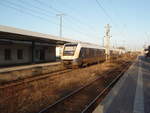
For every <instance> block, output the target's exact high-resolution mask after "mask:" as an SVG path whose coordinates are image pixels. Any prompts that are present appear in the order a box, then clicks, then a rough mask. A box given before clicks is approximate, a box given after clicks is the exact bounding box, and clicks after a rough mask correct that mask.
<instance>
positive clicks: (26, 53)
mask: <svg viewBox="0 0 150 113" xmlns="http://www.w3.org/2000/svg"><path fill="white" fill-rule="evenodd" d="M30 48H31V46H29V45H24V44H10V45H0V65H1V66H4V65H12V64H20V63H29V62H31V49H30ZM5 49H10V50H11V59H10V60H5V56H4V51H5ZM18 49H22V50H23V59H18V58H17V50H18Z"/></svg>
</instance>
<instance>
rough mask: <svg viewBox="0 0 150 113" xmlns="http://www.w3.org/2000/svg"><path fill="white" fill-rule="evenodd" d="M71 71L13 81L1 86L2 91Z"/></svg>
mask: <svg viewBox="0 0 150 113" xmlns="http://www.w3.org/2000/svg"><path fill="white" fill-rule="evenodd" d="M70 71H72V69H65V70H61V71H58V72H52V73H48V74H42V75H39V76H34V77H30V78H25V79H23V80H16V81H12V82H9V83H6V84H4V85H0V89H4V88H8V87H12V86H18V85H22V84H27V83H29V82H33V81H36V80H40V79H45V78H48V77H50V76H53V75H58V74H63V73H67V72H70Z"/></svg>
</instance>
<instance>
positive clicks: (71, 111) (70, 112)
mask: <svg viewBox="0 0 150 113" xmlns="http://www.w3.org/2000/svg"><path fill="white" fill-rule="evenodd" d="M129 65H130V64H129V63H124V64H122V65H121V67H119V68H116V69H114V70H110V71H109V72H107V73H106V74H104V75H102V76H99V77H98V78H97V79H95V80H94V81H92V82H90V83H88V84H86V85H85V86H84V87H81V88H79V89H77V90H75V91H74V92H72V93H70V94H69V95H66V96H65V97H63V98H61V99H59V100H58V101H56V102H55V103H54V104H51V105H49V106H48V107H47V108H45V109H43V110H41V111H40V112H39V113H81V112H83V113H86V112H89V109H91V106H92V108H93V105H94V104H93V101H94V100H95V99H96V98H97V97H98V96H99V95H100V96H102V95H103V94H105V93H106V91H108V89H109V88H110V87H112V86H113V85H114V83H115V82H116V81H117V80H118V79H119V77H120V76H121V75H122V74H123V72H125V70H127V68H128V67H129ZM125 67H126V68H125ZM96 100H97V99H96ZM96 100H95V101H96ZM94 103H95V102H94Z"/></svg>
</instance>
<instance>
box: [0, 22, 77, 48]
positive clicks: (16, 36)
mask: <svg viewBox="0 0 150 113" xmlns="http://www.w3.org/2000/svg"><path fill="white" fill-rule="evenodd" d="M0 40H13V41H14V40H16V41H32V42H33V41H34V42H39V43H50V44H55V45H62V44H65V43H68V42H77V41H75V40H70V39H66V38H60V37H57V36H52V35H49V34H43V33H37V32H32V31H28V30H23V29H18V28H13V27H8V26H2V25H0Z"/></svg>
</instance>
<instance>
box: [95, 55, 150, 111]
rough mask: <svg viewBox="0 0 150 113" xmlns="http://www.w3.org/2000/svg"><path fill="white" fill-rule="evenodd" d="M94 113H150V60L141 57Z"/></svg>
mask: <svg viewBox="0 0 150 113" xmlns="http://www.w3.org/2000/svg"><path fill="white" fill-rule="evenodd" d="M93 113H150V59H147V58H145V57H144V56H139V57H138V58H137V60H136V61H135V63H133V64H132V66H131V67H130V68H129V69H128V71H127V72H126V73H125V74H124V75H123V76H122V77H121V79H120V80H119V81H118V82H117V83H116V85H115V86H114V87H113V88H112V90H111V91H110V92H109V93H108V95H107V96H106V97H105V98H104V100H103V101H102V102H101V103H100V104H99V105H98V107H97V108H96V109H95V110H94V112H93Z"/></svg>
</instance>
